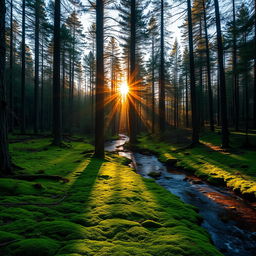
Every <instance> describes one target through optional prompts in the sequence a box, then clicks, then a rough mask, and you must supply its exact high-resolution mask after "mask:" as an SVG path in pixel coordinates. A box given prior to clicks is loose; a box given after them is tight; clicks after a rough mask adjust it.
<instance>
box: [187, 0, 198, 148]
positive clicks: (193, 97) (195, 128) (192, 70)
mask: <svg viewBox="0 0 256 256" xmlns="http://www.w3.org/2000/svg"><path fill="white" fill-rule="evenodd" d="M187 5H188V33H189V69H190V94H191V109H192V130H193V131H192V145H196V144H198V143H199V133H198V114H197V106H196V105H197V103H196V102H197V97H196V80H195V60H194V43H193V27H192V13H191V1H190V0H187Z"/></svg>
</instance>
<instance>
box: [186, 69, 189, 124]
mask: <svg viewBox="0 0 256 256" xmlns="http://www.w3.org/2000/svg"><path fill="white" fill-rule="evenodd" d="M188 127H189V119H188V72H187V68H186V128H188Z"/></svg>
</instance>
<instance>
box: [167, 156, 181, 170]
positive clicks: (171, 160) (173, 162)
mask: <svg viewBox="0 0 256 256" xmlns="http://www.w3.org/2000/svg"><path fill="white" fill-rule="evenodd" d="M177 162H178V159H176V158H169V159H168V160H167V161H166V166H167V167H169V168H170V167H173V166H175V165H176V164H177Z"/></svg>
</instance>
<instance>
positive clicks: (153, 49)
mask: <svg viewBox="0 0 256 256" xmlns="http://www.w3.org/2000/svg"><path fill="white" fill-rule="evenodd" d="M151 90H152V110H151V111H152V127H151V131H152V133H153V134H154V133H155V37H154V35H152V89H151Z"/></svg>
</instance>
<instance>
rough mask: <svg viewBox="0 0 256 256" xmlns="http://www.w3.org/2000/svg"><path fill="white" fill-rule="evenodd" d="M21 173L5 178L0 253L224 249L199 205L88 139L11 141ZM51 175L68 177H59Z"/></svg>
mask: <svg viewBox="0 0 256 256" xmlns="http://www.w3.org/2000/svg"><path fill="white" fill-rule="evenodd" d="M10 149H11V152H12V158H13V161H14V162H15V164H16V165H18V166H20V167H23V168H24V169H23V170H20V171H18V174H20V175H21V174H23V175H24V174H29V175H38V174H45V175H48V176H46V177H45V178H40V179H36V180H32V181H26V180H21V179H13V178H11V177H8V178H0V202H1V206H0V254H1V255H4V256H13V255H16V256H51V255H58V256H64V255H65V256H80V255H89V256H90V255H95V256H97V255H98V256H104V255H109V256H126V255H127V256H128V255H138V256H150V255H155V256H159V255H161V256H167V255H168V256H172V255H175V256H181V255H187V256H193V255H197V256H199V255H202V256H203V255H208V256H211V255H212V256H218V255H221V254H220V253H219V252H218V251H217V250H216V248H215V247H214V246H213V245H212V244H211V243H210V238H209V235H208V234H207V233H206V231H205V230H204V229H202V228H201V227H200V226H199V223H200V221H201V219H200V216H199V215H198V214H197V213H196V211H195V208H194V207H192V206H189V205H186V204H184V203H183V202H181V201H180V200H179V199H178V198H177V197H176V196H174V195H172V194H170V193H169V192H167V191H166V190H164V189H163V188H161V187H160V186H158V185H157V184H155V183H154V181H153V180H148V179H143V178H142V177H141V176H139V175H138V174H136V173H135V172H134V171H133V170H132V169H131V168H129V167H128V166H126V165H125V164H126V163H127V160H126V159H125V158H122V157H119V156H117V155H113V154H108V155H107V157H106V159H105V160H104V161H103V160H99V159H96V158H93V157H92V153H91V150H92V149H93V147H92V146H91V145H90V144H88V143H86V142H82V141H81V142H70V144H69V146H68V147H65V148H56V147H53V146H50V140H49V139H47V138H43V139H33V140H28V139H27V140H24V141H22V142H19V143H13V144H11V146H10ZM50 175H59V176H62V177H63V178H64V179H61V180H51V179H48V177H49V176H50Z"/></svg>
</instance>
